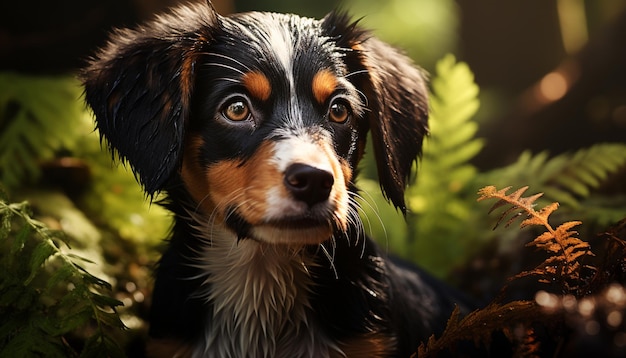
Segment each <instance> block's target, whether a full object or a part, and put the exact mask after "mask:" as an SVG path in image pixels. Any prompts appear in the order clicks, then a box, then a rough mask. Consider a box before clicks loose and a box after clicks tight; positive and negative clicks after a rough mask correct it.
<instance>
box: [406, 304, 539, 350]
mask: <svg viewBox="0 0 626 358" xmlns="http://www.w3.org/2000/svg"><path fill="white" fill-rule="evenodd" d="M459 317H460V312H459V309H458V307H457V308H455V310H454V312H452V315H451V316H450V319H449V320H448V324H447V326H446V329H445V330H444V332H443V333H442V335H441V337H439V338H435V337H434V336H431V337H430V338H429V339H428V342H427V343H426V344H424V343H422V344H421V345H420V347H419V348H418V351H417V357H418V358H426V357H437V356H438V355H439V354H441V353H444V352H450V351H452V353H454V347H455V345H456V344H457V343H460V342H462V341H473V342H474V343H475V344H476V345H480V344H481V343H482V344H485V345H488V344H489V343H490V341H491V335H492V333H493V332H495V331H499V330H509V329H512V328H513V327H515V326H518V325H520V324H522V325H524V326H525V325H527V324H529V323H531V322H548V321H549V320H550V318H549V315H546V314H545V312H543V311H542V310H540V309H539V306H538V305H537V303H536V302H534V301H513V302H509V303H506V304H504V305H501V304H498V303H490V304H489V305H488V306H487V307H485V308H483V309H480V310H476V311H473V312H471V313H470V314H468V315H467V316H465V317H464V318H462V319H459ZM415 356H416V355H415V354H414V355H413V357H415Z"/></svg>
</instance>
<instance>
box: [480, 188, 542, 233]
mask: <svg viewBox="0 0 626 358" xmlns="http://www.w3.org/2000/svg"><path fill="white" fill-rule="evenodd" d="M510 188H511V187H506V188H504V189H501V190H497V189H496V187H495V186H486V187H484V188H482V189H480V190H479V191H478V194H480V197H479V198H478V201H482V200H486V199H494V198H495V199H499V200H498V201H497V202H496V203H495V204H494V205H493V206H492V207H491V208H490V209H489V213H490V214H491V213H492V212H493V211H494V210H496V209H498V208H500V207H502V206H505V205H510V207H509V208H508V209H507V210H505V211H504V212H503V213H502V214H501V215H500V217H499V218H498V221H497V222H496V225H495V227H494V229H495V228H497V227H498V225H499V224H500V223H501V222H503V221H504V219H505V218H507V217H508V218H509V219H508V220H507V221H506V224H505V225H504V226H505V227H509V226H510V225H511V224H512V223H513V222H515V220H517V219H518V218H520V217H521V216H522V215H524V214H526V218H527V219H526V220H524V222H526V221H528V220H529V219H531V215H530V213H532V212H535V210H534V209H533V206H534V203H535V201H536V200H537V199H539V198H540V197H541V196H542V195H543V194H542V193H539V194H535V195H533V196H529V197H526V198H524V197H522V194H524V192H526V190H527V189H528V187H527V186H525V187H522V188H520V189H518V190H516V191H515V192H513V193H511V194H508V195H507V194H506V192H507V191H508V190H509V189H510ZM548 215H549V214H548Z"/></svg>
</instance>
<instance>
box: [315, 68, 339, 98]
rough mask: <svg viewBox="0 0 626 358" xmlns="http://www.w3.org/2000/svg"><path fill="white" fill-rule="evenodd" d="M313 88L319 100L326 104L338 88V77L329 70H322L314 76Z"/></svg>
mask: <svg viewBox="0 0 626 358" xmlns="http://www.w3.org/2000/svg"><path fill="white" fill-rule="evenodd" d="M312 88H313V96H314V97H315V99H316V100H317V102H318V103H320V104H324V103H326V100H327V99H328V97H330V95H332V94H333V92H335V89H336V88H337V77H335V75H334V74H332V73H331V72H330V71H328V70H322V71H320V72H318V73H316V74H315V76H314V77H313V84H312Z"/></svg>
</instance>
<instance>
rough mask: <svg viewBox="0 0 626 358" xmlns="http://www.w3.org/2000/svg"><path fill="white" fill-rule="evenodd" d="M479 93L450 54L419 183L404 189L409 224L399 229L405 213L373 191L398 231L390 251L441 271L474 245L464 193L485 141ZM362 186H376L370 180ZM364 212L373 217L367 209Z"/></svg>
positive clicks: (435, 88)
mask: <svg viewBox="0 0 626 358" xmlns="http://www.w3.org/2000/svg"><path fill="white" fill-rule="evenodd" d="M478 92H479V91H478V86H477V85H476V84H475V82H474V76H473V74H472V72H471V71H470V70H469V68H468V66H467V65H466V64H465V63H457V62H456V59H455V58H454V57H453V56H451V55H449V56H446V57H444V58H443V59H442V60H441V61H439V62H438V63H437V66H436V74H435V77H434V79H433V81H432V93H431V96H430V106H431V114H430V118H429V126H430V136H429V137H428V139H427V140H426V141H425V144H424V153H423V158H422V160H421V163H420V165H419V166H420V168H419V171H418V172H419V173H418V182H417V184H416V185H412V186H411V187H409V188H408V189H407V192H406V196H407V203H408V208H409V215H408V216H407V224H408V228H407V229H404V230H402V229H398V228H397V227H403V226H404V225H403V224H401V223H400V220H401V216H400V215H399V214H398V213H396V212H395V211H394V210H393V209H392V208H390V207H389V206H388V205H386V204H385V202H384V198H383V197H382V196H381V195H379V194H377V193H376V192H375V191H369V194H370V195H372V201H373V202H374V204H372V206H375V207H378V208H379V215H380V217H381V218H382V221H383V222H384V227H386V228H388V230H389V228H390V227H392V228H393V229H392V230H394V233H393V234H394V235H391V233H389V235H387V236H386V237H387V239H388V244H389V246H390V249H391V251H393V252H397V253H402V255H403V256H405V257H406V258H409V259H411V260H414V261H417V262H419V263H420V265H423V266H425V267H427V268H428V269H429V270H431V271H432V272H434V273H435V274H437V275H440V276H442V275H444V274H445V273H446V271H447V270H448V269H449V267H450V262H451V261H452V262H459V261H460V260H461V258H464V257H465V256H466V255H467V252H468V251H471V250H469V248H470V247H471V245H473V244H474V242H472V241H470V240H469V239H468V238H469V234H470V231H469V230H468V228H467V227H466V226H465V225H463V223H465V222H467V221H469V219H470V218H471V215H472V205H474V203H473V202H471V201H469V200H467V198H465V197H464V196H463V193H464V192H466V191H467V190H468V185H469V184H470V183H471V182H472V180H473V179H474V177H475V176H476V174H477V169H476V168H475V167H474V166H473V165H471V164H470V163H469V160H470V159H472V158H473V157H474V156H475V155H476V154H477V153H478V152H479V151H480V149H481V148H482V146H483V142H482V140H480V139H476V138H475V134H476V131H477V130H478V125H477V124H476V123H475V122H474V121H472V116H473V115H474V114H475V113H476V111H477V110H478V107H479V101H478ZM416 170H417V169H416ZM363 184H365V185H363ZM359 185H361V187H364V188H367V189H369V188H373V187H374V185H373V184H371V183H367V181H366V180H362V181H360V182H359ZM364 211H365V212H366V215H368V216H371V214H370V211H369V210H368V209H367V208H365V209H364ZM397 234H399V235H402V236H396V235H397ZM382 235H384V233H383V232H382V229H381V227H380V226H376V225H374V227H373V236H374V237H378V238H385V236H382ZM434 252H436V253H437V254H436V255H434V254H433V253H434Z"/></svg>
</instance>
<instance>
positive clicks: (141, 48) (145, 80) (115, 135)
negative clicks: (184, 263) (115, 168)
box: [82, 2, 220, 195]
mask: <svg viewBox="0 0 626 358" xmlns="http://www.w3.org/2000/svg"><path fill="white" fill-rule="evenodd" d="M219 21H220V19H219V16H218V15H217V13H216V12H215V11H214V10H213V8H212V6H211V4H210V2H208V3H206V4H197V5H189V6H187V7H181V8H179V9H177V10H175V11H173V12H172V13H170V14H167V15H163V16H161V17H159V18H157V19H155V20H153V21H152V22H151V23H148V24H147V25H145V26H142V27H138V28H137V29H134V30H130V29H127V30H118V31H117V32H116V33H114V34H113V36H112V37H111V40H110V41H109V43H108V45H107V46H105V47H104V48H103V49H102V50H101V51H100V52H99V53H98V54H97V55H96V56H95V57H94V58H93V59H92V60H91V62H90V64H89V66H88V67H87V68H86V69H85V70H84V71H83V73H82V80H83V83H84V85H85V99H86V101H87V103H88V104H89V105H90V106H91V108H92V109H93V111H94V114H95V117H96V127H97V129H98V130H99V131H100V135H101V137H103V138H105V139H106V142H107V143H108V145H109V149H111V151H112V152H117V153H118V155H119V157H120V159H121V160H123V161H126V162H128V163H129V164H130V166H131V167H132V169H133V172H134V173H135V174H136V176H137V177H138V179H139V181H140V183H141V184H142V185H143V187H144V189H145V191H146V193H147V194H148V195H153V194H154V193H155V192H157V191H159V190H161V189H163V187H164V185H165V183H166V181H167V179H168V178H169V177H170V175H171V174H172V172H173V171H174V170H175V169H177V167H178V165H179V164H180V157H181V152H182V143H183V139H184V135H185V133H184V128H185V126H186V121H187V120H188V115H189V114H188V111H189V109H190V100H191V95H192V91H193V86H194V82H195V67H196V62H197V60H198V58H197V57H198V56H199V54H200V53H201V51H202V46H204V45H205V44H206V43H208V42H209V41H211V40H212V36H213V33H214V32H215V31H217V28H218V27H219Z"/></svg>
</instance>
